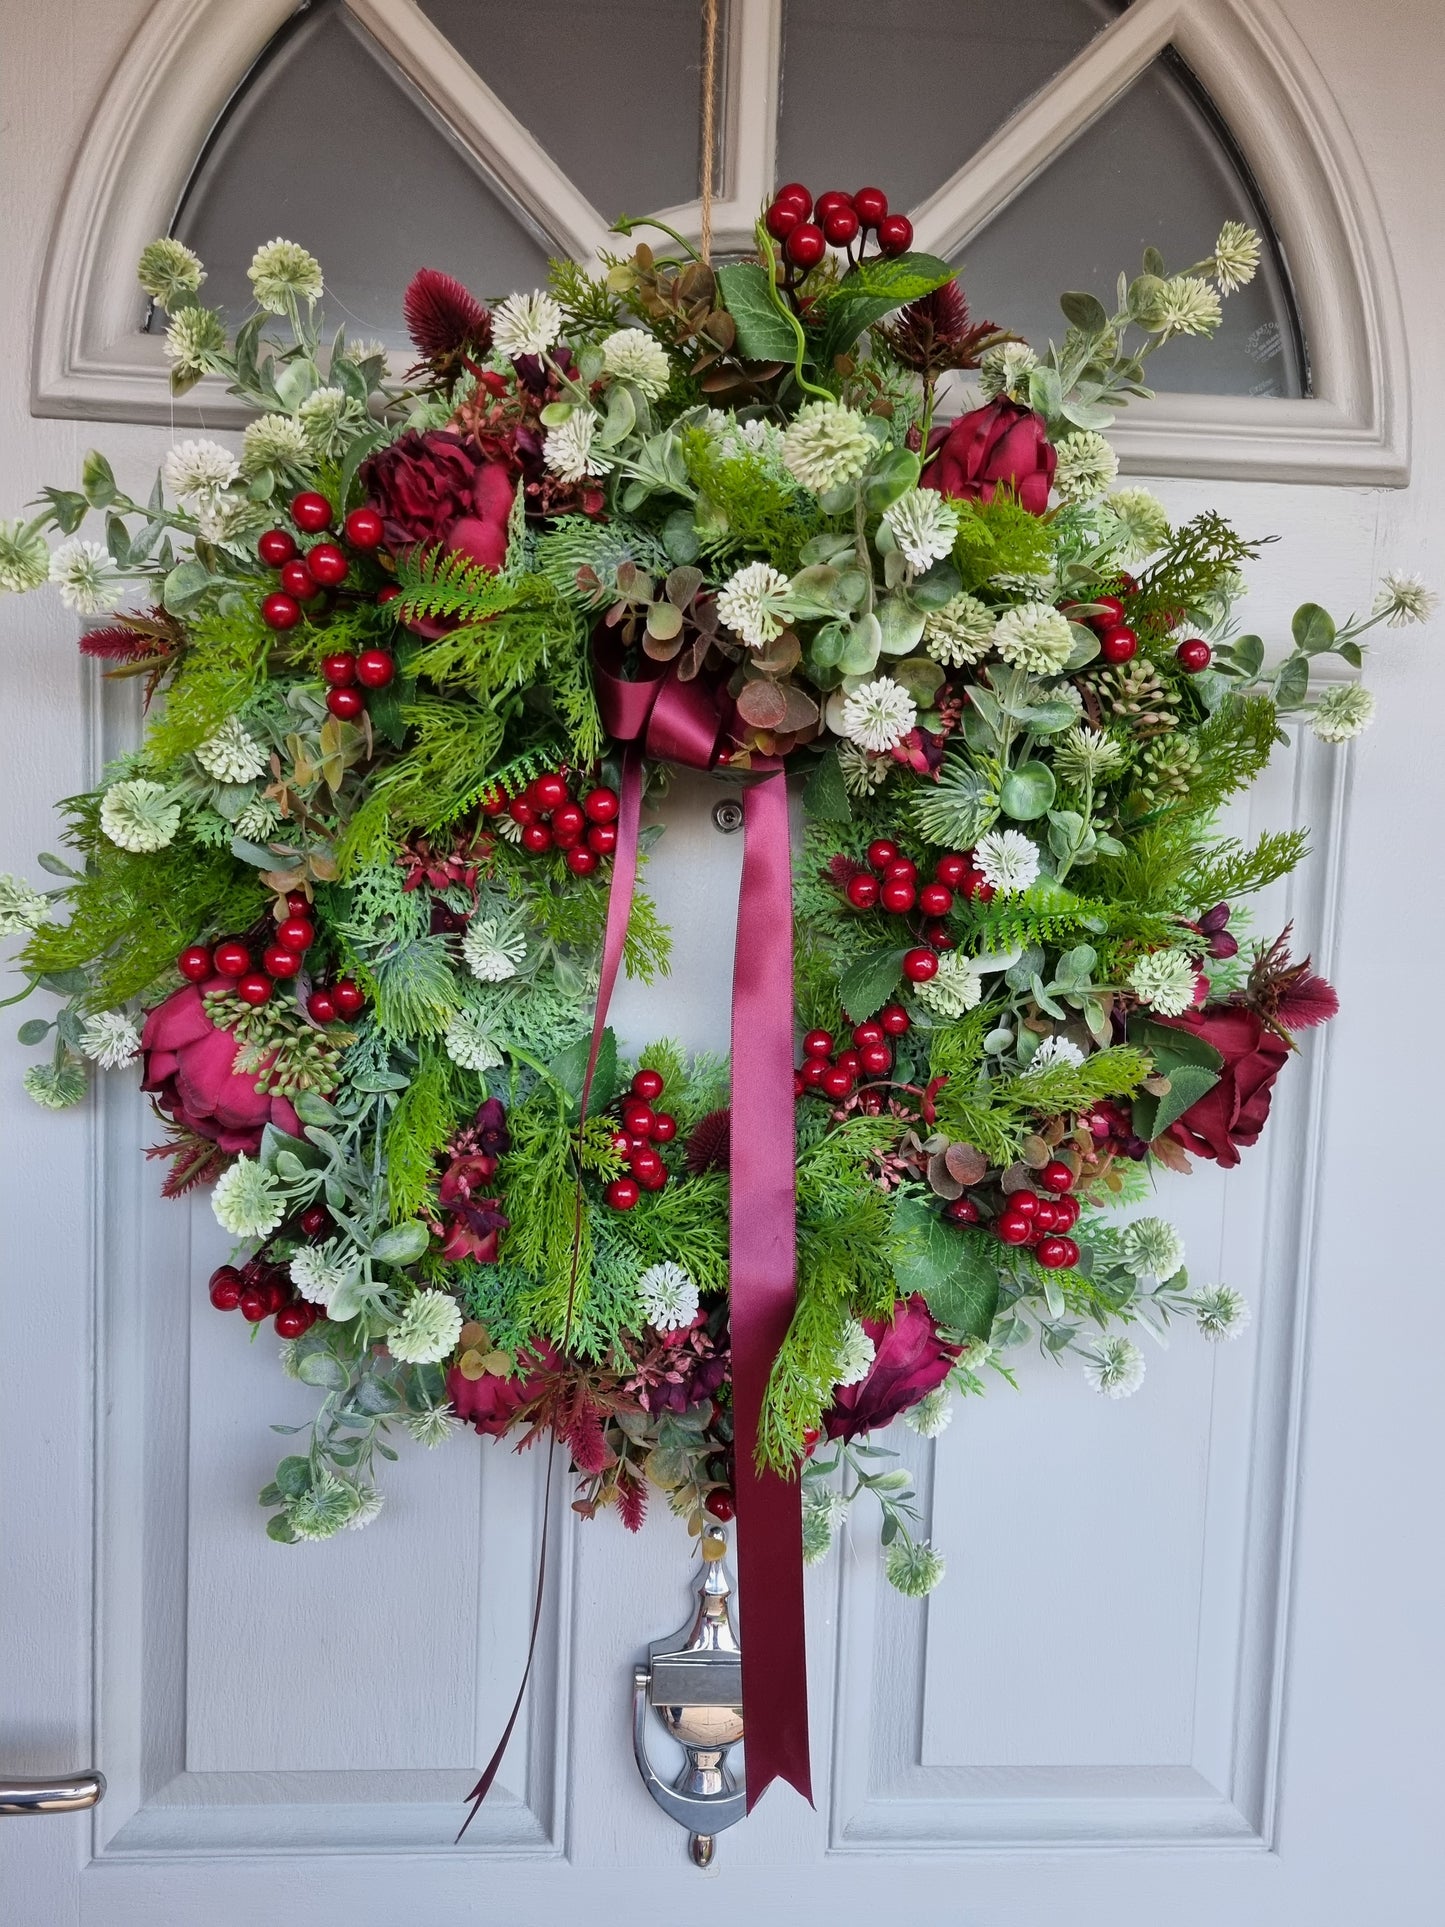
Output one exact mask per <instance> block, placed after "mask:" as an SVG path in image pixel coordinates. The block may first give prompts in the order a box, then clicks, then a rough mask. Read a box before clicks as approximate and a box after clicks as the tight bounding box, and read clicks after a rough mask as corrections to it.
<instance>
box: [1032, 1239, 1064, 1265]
mask: <svg viewBox="0 0 1445 1927" xmlns="http://www.w3.org/2000/svg"><path fill="white" fill-rule="evenodd" d="M1073 1242H1074V1241H1073V1239H1072V1238H1040V1240H1039V1242H1038V1245H1037V1247H1036V1249H1035V1251H1034V1256H1035V1257H1036V1258H1037V1259H1038V1261H1039V1263H1040V1264H1041V1265H1043V1266H1044V1267H1045V1269H1046V1270H1048V1271H1061V1270H1062V1269H1063V1267H1064V1266H1065V1265H1067V1264H1070V1263H1072V1259H1071V1257H1070V1252H1071V1249H1072V1247H1073Z"/></svg>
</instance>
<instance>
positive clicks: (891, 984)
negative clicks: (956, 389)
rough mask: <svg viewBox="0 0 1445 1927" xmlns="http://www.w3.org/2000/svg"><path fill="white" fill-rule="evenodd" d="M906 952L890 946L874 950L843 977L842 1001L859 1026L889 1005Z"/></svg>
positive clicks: (900, 948)
mask: <svg viewBox="0 0 1445 1927" xmlns="http://www.w3.org/2000/svg"><path fill="white" fill-rule="evenodd" d="M906 955H907V951H906V949H905V948H904V947H903V946H902V945H899V944H888V945H887V946H886V947H885V948H883V949H881V950H870V951H868V952H867V953H866V954H865V955H864V956H862V957H860V958H859V959H858V961H857V962H856V963H855V964H852V965H850V966H849V968H848V969H847V970H846V971H844V973H843V981H842V982H841V983H840V984H839V986H838V997H839V1000H840V1001H841V1003H842V1005H843V1008H844V1010H845V1011H847V1013H848V1015H849V1016H850V1017H851V1018H852V1020H853V1022H854V1023H855V1024H863V1023H866V1022H867V1021H868V1019H869V1018H870V1017H872V1016H874V1015H875V1014H876V1013H877V1012H878V1011H880V1010H881V1009H882V1008H883V1006H884V1005H885V1004H886V1003H887V1002H888V999H889V998H890V997H891V996H892V994H893V992H894V990H895V988H896V987H897V984H898V974H899V972H900V970H901V969H902V968H903V959H904V957H905V956H906Z"/></svg>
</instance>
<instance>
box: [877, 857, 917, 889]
mask: <svg viewBox="0 0 1445 1927" xmlns="http://www.w3.org/2000/svg"><path fill="white" fill-rule="evenodd" d="M883 881H884V882H885V883H900V882H901V883H917V881H918V865H917V864H916V863H914V862H913V861H912V859H911V858H909V857H906V856H896V857H894V859H893V861H892V862H891V863H889V864H885V866H884V869H883Z"/></svg>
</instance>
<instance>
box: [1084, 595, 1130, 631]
mask: <svg viewBox="0 0 1445 1927" xmlns="http://www.w3.org/2000/svg"><path fill="white" fill-rule="evenodd" d="M1094 609H1095V613H1094V615H1093V616H1091V617H1090V620H1091V621H1092V623H1093V625H1094V627H1095V628H1096V629H1097V630H1098V632H1099V634H1100V635H1101V636H1102V635H1103V634H1104V633H1105V632H1106V631H1107V630H1109V629H1117V628H1118V627H1119V624H1120V623H1121V622H1122V621H1123V620H1124V605H1123V603H1122V602H1121V601H1120V600H1119V598H1118V596H1116V595H1101V596H1095V598H1094Z"/></svg>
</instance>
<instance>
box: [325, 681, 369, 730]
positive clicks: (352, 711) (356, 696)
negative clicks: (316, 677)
mask: <svg viewBox="0 0 1445 1927" xmlns="http://www.w3.org/2000/svg"><path fill="white" fill-rule="evenodd" d="M326 707H327V708H328V709H329V710H330V711H331V713H332V715H333V716H335V717H338V718H339V719H340V721H342V722H343V723H349V722H352V721H353V720H354V719H355V718H356V717H358V716H360V715H361V714H362V712H363V711H364V710H365V708H366V698H365V696H363V695H362V693H361V691H360V690H359V689H328V690H327V692H326Z"/></svg>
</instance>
